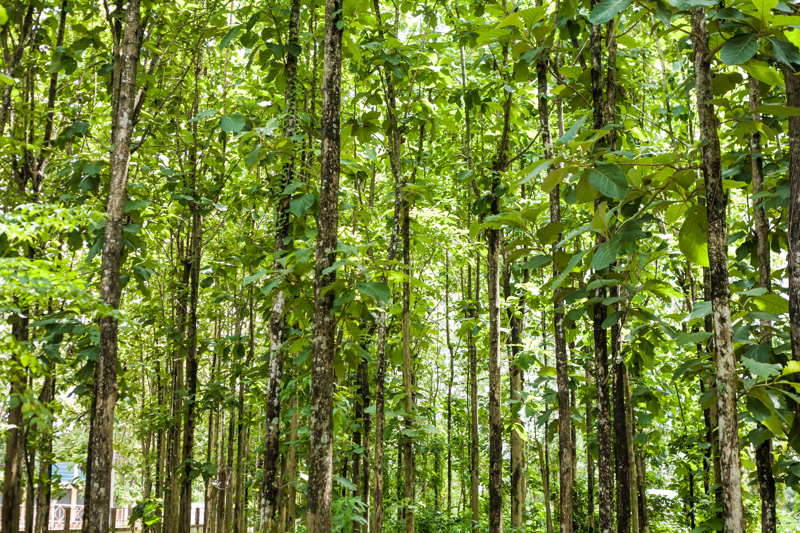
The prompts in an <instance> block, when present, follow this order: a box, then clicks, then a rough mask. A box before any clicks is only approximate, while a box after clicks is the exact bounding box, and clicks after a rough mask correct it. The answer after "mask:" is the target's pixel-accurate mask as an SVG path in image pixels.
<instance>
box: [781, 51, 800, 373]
mask: <svg viewBox="0 0 800 533" xmlns="http://www.w3.org/2000/svg"><path fill="white" fill-rule="evenodd" d="M783 78H784V80H785V82H786V105H789V106H795V107H796V106H800V74H797V73H795V72H793V71H792V69H791V68H789V67H784V69H783ZM788 240H789V254H788V256H787V264H788V271H789V336H790V338H791V343H792V359H794V360H795V361H800V116H791V117H789V235H788Z"/></svg>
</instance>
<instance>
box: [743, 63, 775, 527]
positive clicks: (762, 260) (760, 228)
mask: <svg viewBox="0 0 800 533" xmlns="http://www.w3.org/2000/svg"><path fill="white" fill-rule="evenodd" d="M758 83H759V82H758V80H757V79H755V78H754V77H752V76H749V77H748V80H747V89H748V96H749V99H748V104H749V107H750V115H751V117H752V119H753V122H756V123H758V122H760V121H761V113H759V112H758V111H757V109H758V106H759V105H760V97H759V88H758ZM750 169H751V175H752V184H753V220H754V221H755V233H756V261H757V264H758V286H759V287H762V288H764V289H766V290H767V291H771V290H772V269H771V262H770V250H769V220H768V219H767V210H766V208H765V207H764V200H763V198H762V192H763V189H764V159H763V156H762V155H761V133H760V132H759V131H758V130H755V131H753V133H752V134H751V135H750ZM761 326H762V327H761V332H760V339H759V341H760V342H762V343H764V344H766V345H767V346H768V347H769V348H770V349H771V348H772V332H771V329H770V328H771V324H770V322H769V321H764V322H762V324H761ZM760 429H761V430H762V431H764V430H766V428H765V427H764V426H763V425H761V426H760ZM756 468H757V472H758V487H759V494H760V496H761V533H775V532H776V531H777V524H776V516H775V476H774V475H773V473H772V439H769V438H766V439H764V442H762V443H760V444H759V445H758V446H757V447H756Z"/></svg>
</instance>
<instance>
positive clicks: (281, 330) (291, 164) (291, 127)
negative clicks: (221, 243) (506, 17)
mask: <svg viewBox="0 0 800 533" xmlns="http://www.w3.org/2000/svg"><path fill="white" fill-rule="evenodd" d="M299 33H300V0H292V7H291V11H290V15H289V39H288V47H287V53H286V64H285V66H284V76H285V78H286V105H285V107H286V120H285V123H284V126H283V134H284V136H285V137H286V138H287V139H291V138H292V137H293V136H294V135H295V130H296V129H297V87H296V86H297V83H296V80H297V60H298V56H299V53H297V52H296V50H299V46H300V44H299V43H300V39H299ZM294 173H295V155H294V149H292V151H291V154H290V155H289V160H288V161H287V162H286V164H284V166H283V176H282V179H281V182H280V187H279V190H278V191H276V192H277V193H278V195H279V199H278V202H277V206H276V209H275V252H274V261H273V268H274V269H275V271H276V272H278V271H280V270H281V269H282V268H283V267H282V265H281V263H280V261H281V260H282V259H283V256H284V255H285V254H286V253H287V252H288V251H289V250H291V248H292V244H291V242H289V204H290V201H291V195H290V194H287V193H285V192H284V190H285V189H286V187H287V186H289V184H291V183H292V181H293V180H294ZM285 307H286V294H285V291H284V288H283V287H282V286H280V285H279V286H278V287H277V290H276V292H275V296H274V297H273V299H272V309H271V311H270V323H269V352H270V354H269V380H268V383H267V414H266V418H267V423H266V435H265V438H264V477H263V481H262V487H261V510H260V526H259V531H261V532H263V533H267V532H269V531H277V530H278V529H279V526H278V524H277V523H275V516H276V515H275V511H276V509H277V504H278V484H279V479H278V475H277V462H278V445H279V441H280V392H281V379H282V377H281V373H282V366H283V365H282V361H281V358H282V357H283V354H282V346H283V343H284V342H285V341H286V319H285V317H284V314H285Z"/></svg>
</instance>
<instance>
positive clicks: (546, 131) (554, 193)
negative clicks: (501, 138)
mask: <svg viewBox="0 0 800 533" xmlns="http://www.w3.org/2000/svg"><path fill="white" fill-rule="evenodd" d="M547 64H548V62H547V59H545V58H543V59H540V60H539V61H538V62H537V64H536V78H537V82H538V100H539V102H538V103H539V129H540V131H541V135H542V144H543V147H544V157H545V158H551V157H553V146H552V141H551V137H550V116H549V113H550V112H549V109H548V105H547ZM550 222H551V223H553V224H558V223H560V222H561V191H560V187H559V186H558V185H556V186H555V187H554V188H553V190H551V191H550ZM560 240H561V236H560V234H559V236H558V237H557V238H556V242H558V241H560ZM555 253H556V246H555V244H554V245H553V247H552V254H553V256H554V257H555ZM559 274H560V271H559V269H558V266H557V264H556V262H555V261H553V278H556V277H558V275H559ZM562 306H563V302H562V298H561V294H560V292H559V291H558V290H555V291H554V292H553V339H554V348H555V358H556V387H557V389H558V392H557V396H558V480H559V484H558V487H559V527H560V531H561V533H572V512H573V511H572V493H573V490H574V482H575V465H574V464H573V459H572V453H573V448H574V446H573V443H572V419H571V413H570V397H569V395H570V393H569V369H568V365H569V359H568V357H567V341H566V336H565V332H564V311H563V308H562Z"/></svg>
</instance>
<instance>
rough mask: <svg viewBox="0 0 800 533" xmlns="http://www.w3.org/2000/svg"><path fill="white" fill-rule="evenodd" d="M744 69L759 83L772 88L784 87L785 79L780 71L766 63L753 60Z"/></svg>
mask: <svg viewBox="0 0 800 533" xmlns="http://www.w3.org/2000/svg"><path fill="white" fill-rule="evenodd" d="M742 68H743V69H744V70H745V71H746V72H747V73H748V74H750V75H751V76H753V77H754V78H755V79H757V80H758V81H762V82H764V83H766V84H767V85H770V86H772V87H780V86H781V85H783V77H781V75H780V74H778V71H777V70H775V69H774V68H772V67H771V66H769V64H767V63H766V62H764V61H759V60H758V59H751V60H750V61H748V62H747V63H745V64H744V65H742Z"/></svg>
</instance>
